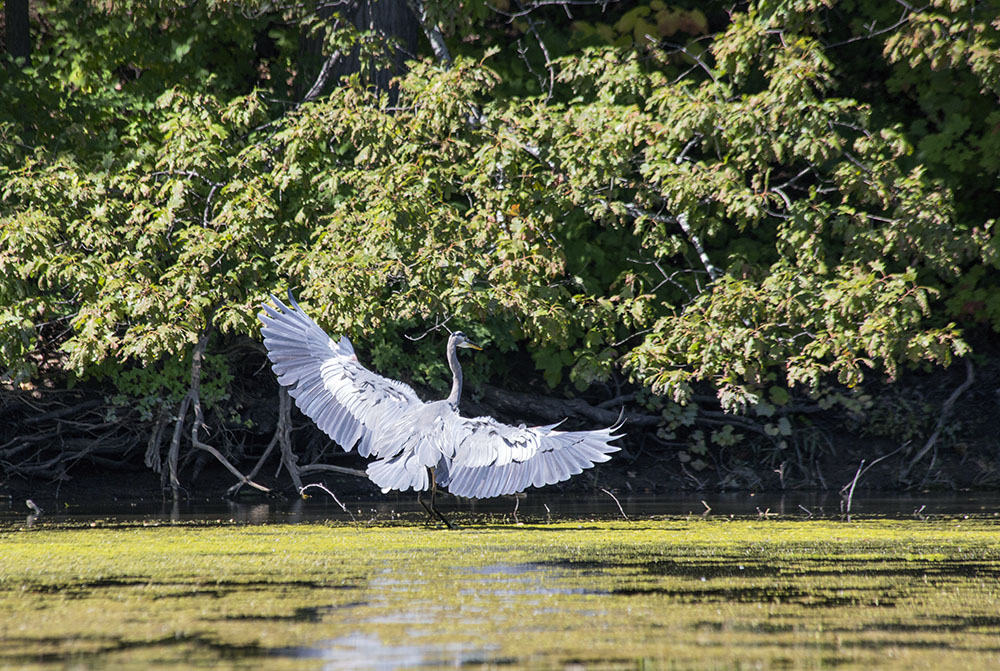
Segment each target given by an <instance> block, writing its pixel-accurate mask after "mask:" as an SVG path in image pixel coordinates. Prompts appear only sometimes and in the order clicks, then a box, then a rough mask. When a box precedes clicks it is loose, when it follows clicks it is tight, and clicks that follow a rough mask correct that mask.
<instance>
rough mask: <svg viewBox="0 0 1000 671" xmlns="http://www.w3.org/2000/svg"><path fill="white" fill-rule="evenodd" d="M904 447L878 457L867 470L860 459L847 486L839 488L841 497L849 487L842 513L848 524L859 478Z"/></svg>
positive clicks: (901, 446) (863, 461) (904, 445)
mask: <svg viewBox="0 0 1000 671" xmlns="http://www.w3.org/2000/svg"><path fill="white" fill-rule="evenodd" d="M904 447H906V444H903V445H900V446H899V447H897V448H896V449H895V450H893V451H892V452H890V453H889V454H883V455H882V456H881V457H879V458H878V459H875V460H874V461H872V463H870V464H868V468H865V460H864V459H862V460H861V463H860V464H858V471H857V473H855V474H854V479H853V480H851V481H850V482H849V483H848V484H846V485H844V486H843V487H841V488H840V493H841V494H842V495H843V493H844V490H845V489H847V488H848V487H850V490H849V491H848V492H847V508H846V509H845V510H844V513H845V514H846V515H847V521H848V522H850V521H851V501H853V499H854V488H855V487H856V486H857V484H858V480H860V479H861V476H863V475H864V474H865V473H867V472H868V471H870V470H871V469H872V467H873V466H874V465H875V464H877V463H878V462H880V461H882V460H883V459H888V458H889V457H891V456H892V455H894V454H896V453H897V452H899V451H900V450H901V449H903V448H904Z"/></svg>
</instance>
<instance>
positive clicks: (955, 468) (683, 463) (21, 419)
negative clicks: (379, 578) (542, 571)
mask: <svg viewBox="0 0 1000 671" xmlns="http://www.w3.org/2000/svg"><path fill="white" fill-rule="evenodd" d="M243 346H244V347H246V349H247V352H246V356H245V357H242V359H241V360H242V362H243V363H242V368H240V369H239V370H237V371H236V375H235V376H234V377H233V378H232V379H231V380H229V386H228V388H227V389H226V393H224V394H221V395H218V397H213V396H212V394H215V393H216V392H214V391H212V390H211V388H209V390H208V394H209V397H210V398H212V399H213V402H212V403H211V405H210V409H209V410H204V409H202V408H201V407H200V406H201V399H200V398H197V394H195V395H192V394H191V391H190V389H188V390H187V393H186V394H184V395H183V396H182V398H181V400H180V403H179V404H178V405H175V406H173V407H161V408H159V409H157V410H155V411H153V412H152V413H151V412H150V410H149V409H148V408H145V407H143V405H142V403H137V402H135V401H134V400H132V401H128V400H127V399H122V398H121V397H116V396H110V395H108V394H107V393H106V390H105V389H103V388H102V386H101V385H100V384H97V383H92V384H80V385H78V386H76V387H75V388H73V389H68V390H67V389H59V388H56V386H55V385H52V386H51V387H48V386H45V385H42V386H39V387H36V388H30V389H17V390H15V389H12V388H10V387H8V388H5V389H3V391H2V394H0V422H2V426H3V429H2V431H3V433H2V434H0V437H2V441H0V494H11V495H13V496H15V497H18V496H21V495H22V494H23V495H32V494H34V495H38V494H39V493H43V495H49V496H55V497H57V498H58V496H59V495H60V493H62V495H64V496H74V493H75V495H77V496H79V495H81V494H82V493H84V492H92V493H93V494H94V495H95V496H97V497H101V498H108V499H113V498H117V497H122V496H125V497H136V496H144V497H150V496H160V495H161V494H162V495H163V496H165V497H168V498H169V497H171V496H177V497H179V498H182V499H183V498H187V497H192V496H198V497H204V496H208V497H220V496H226V497H240V496H251V497H252V496H267V497H274V496H277V497H294V496H296V495H297V492H298V491H299V490H301V488H302V487H303V486H305V485H307V484H309V483H311V482H324V483H328V484H330V486H331V488H333V489H335V491H337V492H338V493H339V494H341V495H344V496H347V497H354V498H370V497H373V496H374V497H377V496H378V495H379V492H378V489H377V487H375V486H374V485H373V484H372V483H370V482H368V481H367V480H366V479H365V478H364V477H363V476H364V472H363V471H364V468H365V460H364V459H362V458H360V457H358V456H357V455H356V454H355V453H345V452H343V451H342V450H341V449H340V448H339V447H338V446H336V445H335V444H333V443H332V442H331V441H330V440H329V439H328V438H326V436H324V435H323V434H322V433H321V432H320V431H319V430H318V429H316V427H315V426H314V425H313V424H312V422H311V421H310V420H308V419H307V418H305V417H304V416H303V415H302V414H301V413H300V412H299V411H298V409H297V408H295V407H294V404H293V403H291V401H290V399H289V398H288V396H287V394H285V393H284V392H281V391H279V389H278V386H277V384H276V383H275V381H274V380H273V376H272V375H271V373H270V370H269V367H268V366H267V365H266V361H265V360H264V359H263V356H262V355H261V354H260V353H259V351H256V350H255V349H254V348H253V345H252V344H251V343H249V342H246V343H244V345H243ZM987 349H988V348H986V347H980V348H979V351H980V352H983V351H986V350H987ZM525 363H526V362H525ZM512 364H513V366H514V367H515V368H516V367H517V365H518V363H517V362H516V361H515V360H512ZM970 371H971V375H970ZM209 387H210V385H209ZM509 387H510V383H504V384H503V385H502V387H495V386H492V385H489V384H477V385H474V386H473V387H472V388H471V389H470V393H469V394H468V398H467V399H464V400H463V405H462V412H463V414H466V415H470V416H475V415H481V414H491V415H494V416H496V417H498V418H499V419H501V420H503V421H507V422H512V423H520V422H526V423H528V424H540V423H544V422H552V421H558V420H559V419H561V418H563V417H567V418H568V419H567V424H566V427H568V428H590V427H593V426H596V425H601V424H606V423H607V422H608V421H611V420H613V418H614V417H616V416H617V414H618V412H619V409H621V408H624V412H625V414H626V417H627V418H628V419H627V424H626V430H627V431H628V435H627V437H626V438H625V439H624V440H622V441H621V443H620V445H621V447H622V451H621V452H620V453H617V454H615V455H614V457H613V459H612V460H611V462H609V463H607V464H603V465H600V466H599V467H598V468H596V469H594V470H592V471H587V472H585V473H584V474H582V475H580V476H577V477H575V478H572V479H571V480H570V481H568V482H565V483H561V484H559V485H555V486H553V487H554V488H556V489H557V490H559V491H565V492H567V493H576V494H582V493H587V492H599V491H600V490H602V489H607V490H609V491H611V492H615V493H619V494H623V495H630V494H632V495H649V494H652V495H655V494H664V493H668V492H681V491H689V492H697V491H721V490H782V489H821V490H841V489H843V490H845V491H846V489H847V488H848V487H849V486H850V485H851V484H852V483H853V484H855V486H856V487H857V489H858V491H863V490H883V491H905V490H928V489H939V490H965V489H989V488H996V487H997V486H1000V439H998V437H997V434H996V432H995V427H994V417H995V416H996V414H997V409H998V408H997V406H998V403H1000V395H998V392H997V390H998V389H1000V353H998V352H996V351H992V352H990V353H989V354H988V355H981V356H980V357H979V358H978V359H977V362H976V363H975V364H970V366H969V367H964V366H963V365H962V364H961V363H956V364H955V365H953V366H951V367H950V368H948V369H933V370H931V371H926V372H909V373H906V374H904V375H902V376H901V377H900V378H899V379H898V380H897V381H896V382H895V383H894V384H891V385H882V386H877V385H875V384H874V383H872V384H869V385H868V386H867V388H866V389H864V390H858V391H857V394H856V395H855V396H856V398H861V399H863V401H864V402H863V403H862V405H863V406H864V407H863V408H862V409H859V406H858V405H854V406H851V405H850V404H843V403H841V404H836V405H834V406H832V407H828V408H821V407H820V406H819V405H815V404H814V405H805V404H801V403H800V404H797V405H790V406H789V407H788V408H787V412H785V413H782V412H780V409H779V412H778V414H779V415H781V417H780V427H781V430H780V431H775V430H774V428H773V427H775V426H778V425H779V424H778V423H776V422H774V421H773V420H774V418H773V417H754V416H746V415H730V414H724V413H722V411H721V410H719V408H718V407H715V408H713V407H712V406H711V403H710V402H709V401H710V397H706V398H700V397H699V399H698V402H697V403H695V404H692V405H691V406H688V407H687V408H686V409H684V412H685V416H686V417H687V418H689V419H685V420H684V421H683V422H676V421H675V422H673V423H672V424H671V422H670V421H669V417H670V415H671V412H676V411H677V409H673V410H670V409H668V410H664V411H662V412H660V413H658V414H654V413H653V412H652V411H651V410H650V409H649V407H648V404H647V406H646V407H644V406H643V399H642V397H641V395H639V396H637V395H636V394H633V393H622V390H621V389H619V390H617V392H618V393H614V390H610V389H607V390H605V391H606V392H607V393H606V394H605V397H604V398H603V399H601V398H597V397H596V396H595V397H588V398H577V399H569V400H566V399H560V398H556V397H554V396H546V395H542V394H539V393H534V392H532V391H531V390H529V389H516V390H511V391H507V389H508V388H509ZM421 391H422V392H426V393H424V396H425V398H430V397H432V396H433V392H427V390H421ZM192 406H199V407H198V408H197V410H195V409H193V407H192ZM178 413H180V414H181V415H182V421H177V420H178ZM609 418H611V420H609ZM671 426H672V427H673V429H672V430H669V429H668V427H671ZM772 433H773V434H774V435H769V434H772ZM730 438H731V440H729V439H730ZM720 443H721V444H720ZM172 463H173V464H174V465H173V466H171V464H172Z"/></svg>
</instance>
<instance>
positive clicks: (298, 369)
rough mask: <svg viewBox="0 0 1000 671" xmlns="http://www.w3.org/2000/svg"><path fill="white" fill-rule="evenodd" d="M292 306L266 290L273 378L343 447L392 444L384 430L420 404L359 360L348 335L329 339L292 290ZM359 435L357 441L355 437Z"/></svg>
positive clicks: (365, 451)
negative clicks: (274, 375)
mask: <svg viewBox="0 0 1000 671" xmlns="http://www.w3.org/2000/svg"><path fill="white" fill-rule="evenodd" d="M288 297H289V300H290V302H291V304H292V307H289V306H287V305H285V304H284V303H282V302H281V301H280V300H278V299H277V298H276V297H274V296H271V300H272V301H274V305H273V306H272V305H268V304H266V303H265V304H264V305H263V308H264V311H263V312H261V313H260V320H261V321H262V322H263V323H264V328H263V329H262V333H263V335H264V346H265V347H266V348H267V356H268V358H269V359H270V360H271V363H272V367H273V368H274V372H275V374H276V375H277V376H278V382H279V383H281V384H283V385H286V386H287V387H289V391H288V393H289V394H290V395H291V396H292V398H294V399H295V403H296V405H298V406H299V409H300V410H301V411H302V413H303V414H305V415H306V416H307V417H309V418H310V419H312V420H313V421H315V422H316V425H317V426H318V427H319V428H320V429H322V430H323V431H324V432H325V433H326V434H327V435H328V436H330V437H331V438H332V439H333V440H335V441H336V442H337V443H338V444H339V445H340V446H341V447H342V448H344V450H345V451H346V450H350V449H351V448H352V447H354V445H355V444H358V452H360V453H361V455H362V456H368V455H369V454H375V455H379V454H382V452H383V451H386V450H388V451H390V452H391V451H392V450H393V449H394V446H393V444H392V443H391V441H386V440H383V438H384V437H385V435H386V434H395V433H399V432H400V431H402V430H403V427H402V426H401V424H405V418H406V417H407V412H406V411H407V409H409V408H412V407H413V406H416V405H420V404H421V401H420V398H419V397H418V396H417V394H416V393H415V392H414V391H413V389H411V388H410V387H409V386H407V385H405V384H403V383H402V382H398V381H396V380H390V379H388V378H385V377H382V376H381V375H377V374H376V373H373V372H372V371H370V370H368V369H367V368H365V367H364V366H362V365H361V364H360V363H358V359H357V356H355V354H354V348H353V347H352V346H351V341H350V340H348V339H347V338H346V337H341V338H340V339H339V340H334V339H333V338H331V337H330V336H328V335H327V334H326V333H325V332H324V331H323V329H321V328H320V327H319V326H318V325H317V324H316V322H314V321H313V320H312V319H310V318H309V317H308V316H307V315H306V313H305V312H303V310H302V308H301V307H299V305H298V303H296V302H295V298H294V297H293V296H292V294H291V292H289V294H288ZM359 440H360V441H361V442H360V443H358V441H359Z"/></svg>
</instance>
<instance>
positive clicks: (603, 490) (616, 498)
mask: <svg viewBox="0 0 1000 671" xmlns="http://www.w3.org/2000/svg"><path fill="white" fill-rule="evenodd" d="M601 491H602V492H604V493H605V494H607V495H608V496H610V497H611V498H612V500H614V502H615V504H616V505H617V506H618V512H620V513H621V514H622V517H624V518H625V521H626V522H627V521H628V515H626V514H625V510H624V509H623V508H622V504H621V503H620V502H619V501H618V497H617V496H615V495H614V494H612V493H611V492H609V491H608V490H607V489H604V488H603V487H601Z"/></svg>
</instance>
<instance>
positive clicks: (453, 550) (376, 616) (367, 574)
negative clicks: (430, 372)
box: [0, 502, 1000, 669]
mask: <svg viewBox="0 0 1000 671" xmlns="http://www.w3.org/2000/svg"><path fill="white" fill-rule="evenodd" d="M623 503H624V502H623ZM709 505H712V507H713V509H715V508H716V506H714V505H713V504H712V503H709ZM909 505H910V504H909V503H907V506H906V507H909ZM623 507H624V506H623ZM720 507H721V506H720ZM807 507H808V506H807ZM796 509H797V508H796ZM615 511H617V506H615ZM693 512H696V511H693ZM912 512H913V511H912V510H910V511H909V514H908V515H900V516H899V517H898V518H892V519H890V518H886V517H879V518H857V517H855V518H854V519H853V520H852V521H850V522H847V521H843V520H840V519H829V518H824V519H819V518H817V517H815V516H813V517H812V518H807V516H806V514H805V513H802V512H801V511H800V515H799V517H798V518H797V519H792V518H791V517H780V516H779V517H774V516H773V514H768V515H767V516H765V515H758V514H756V512H755V514H754V515H751V516H743V517H740V516H734V517H729V516H728V515H723V514H714V513H713V514H711V515H708V516H706V517H701V516H700V515H698V514H692V515H686V514H685V515H684V516H662V517H660V516H658V517H653V518H651V517H646V518H642V519H638V520H633V521H631V522H626V521H625V520H623V519H620V515H619V519H615V520H607V519H599V517H600V516H597V515H595V516H592V517H588V518H581V519H575V520H572V521H566V520H562V521H552V522H545V521H535V522H532V523H528V524H521V525H518V524H515V523H513V522H496V521H489V518H488V516H486V517H471V516H468V515H466V516H461V519H462V521H463V522H464V525H463V528H461V529H459V530H457V531H447V530H444V529H439V528H432V527H428V526H424V525H423V524H412V523H403V522H400V521H398V520H396V521H387V522H386V523H375V524H371V523H369V522H363V523H357V524H352V523H343V522H326V523H315V522H310V523H307V522H302V523H298V524H285V523H272V522H267V523H260V524H247V523H243V522H208V521H206V520H204V519H202V520H200V521H197V522H185V521H181V522H170V521H169V520H163V519H144V520H135V521H131V522H121V521H119V522H113V521H109V520H107V519H93V520H91V521H89V522H87V521H85V522H74V523H65V522H62V521H58V520H55V521H54V520H51V519H46V518H45V517H43V518H42V519H41V520H38V521H36V522H35V524H34V525H33V526H32V527H30V528H29V527H27V525H26V524H25V523H24V520H20V521H13V522H9V523H6V524H3V525H0V613H3V616H0V668H5V669H6V668H11V669H63V668H81V669H104V668H108V669H110V668H115V669H117V668H157V669H174V668H177V669H181V668H185V669H187V668H212V669H243V668H255V669H259V668H266V669H285V668H289V669H291V668H295V669H348V668H350V669H410V668H420V669H443V668H449V669H454V668H463V669H500V668H503V669H520V668H532V669H661V668H662V669H736V668H741V669H746V668H767V669H770V668H782V669H818V668H824V669H825V668H830V669H874V668H885V669H922V668H925V669H947V668H954V669H980V668H981V669H996V668H1000V584H998V576H1000V525H998V520H997V518H996V517H995V516H994V514H993V513H992V512H987V513H985V514H975V513H973V514H962V515H958V516H953V515H945V514H942V513H935V514H932V515H930V516H929V517H928V516H924V517H923V518H921V517H920V516H914V515H913V514H912ZM168 514H169V513H168ZM269 515H270V513H269ZM904 517H905V519H904ZM484 520H485V521H484Z"/></svg>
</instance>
